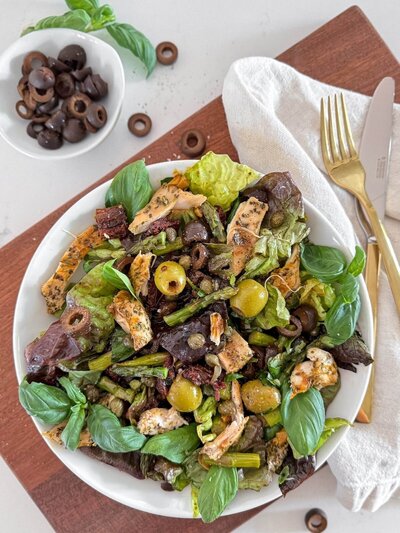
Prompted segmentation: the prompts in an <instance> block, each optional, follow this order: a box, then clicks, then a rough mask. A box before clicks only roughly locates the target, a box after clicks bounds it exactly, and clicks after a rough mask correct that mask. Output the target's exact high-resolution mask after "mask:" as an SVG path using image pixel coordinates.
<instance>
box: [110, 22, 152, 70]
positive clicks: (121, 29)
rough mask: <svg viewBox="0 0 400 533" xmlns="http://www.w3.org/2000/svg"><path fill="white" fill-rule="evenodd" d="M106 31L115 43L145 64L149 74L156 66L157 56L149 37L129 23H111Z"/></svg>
mask: <svg viewBox="0 0 400 533" xmlns="http://www.w3.org/2000/svg"><path fill="white" fill-rule="evenodd" d="M107 31H108V33H109V34H110V35H111V37H112V38H113V39H115V41H117V43H118V44H119V45H120V46H122V47H123V48H127V49H128V50H129V51H130V52H132V54H133V55H134V56H136V57H137V58H138V59H140V61H141V62H142V63H143V64H144V65H145V67H146V69H147V75H148V76H149V75H150V74H151V73H152V72H153V70H154V67H155V66H156V63H157V56H156V51H155V49H154V46H153V45H152V44H151V42H150V41H149V39H148V38H147V37H146V36H145V35H143V33H140V31H138V30H136V29H135V28H134V27H133V26H131V25H130V24H119V23H115V24H111V25H110V26H107Z"/></svg>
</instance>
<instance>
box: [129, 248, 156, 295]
mask: <svg viewBox="0 0 400 533" xmlns="http://www.w3.org/2000/svg"><path fill="white" fill-rule="evenodd" d="M153 257H155V256H154V255H153V254H152V253H150V252H149V253H145V254H142V253H139V254H138V255H137V256H136V257H135V259H134V260H133V261H132V263H131V266H130V268H129V279H130V280H131V282H132V286H133V290H134V291H135V294H137V295H138V296H139V295H140V294H143V296H147V294H148V289H149V288H148V284H149V279H150V266H151V260H152V259H153Z"/></svg>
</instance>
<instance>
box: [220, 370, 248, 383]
mask: <svg viewBox="0 0 400 533" xmlns="http://www.w3.org/2000/svg"><path fill="white" fill-rule="evenodd" d="M242 377H243V374H239V373H238V372H231V373H230V374H226V376H225V379H224V381H225V383H231V382H232V381H235V380H236V379H241V378H242Z"/></svg>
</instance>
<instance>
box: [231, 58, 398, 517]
mask: <svg viewBox="0 0 400 533" xmlns="http://www.w3.org/2000/svg"><path fill="white" fill-rule="evenodd" d="M334 92H337V89H336V88H334V87H331V86H328V85H325V84H322V83H320V82H318V81H315V80H313V79H311V78H308V77H306V76H304V75H302V74H300V73H299V72H297V71H296V70H294V69H293V68H291V67H289V66H287V65H285V64H283V63H280V62H278V61H275V60H272V59H268V58H262V57H253V58H247V59H241V60H239V61H237V62H235V63H234V64H233V65H232V66H231V68H230V70H229V72H228V74H227V76H226V79H225V82H224V89H223V102H224V106H225V111H226V115H227V119H228V126H229V131H230V134H231V137H232V140H233V144H234V145H235V147H236V149H237V151H238V154H239V158H240V161H241V162H242V163H245V164H247V165H249V166H251V167H253V168H255V169H257V170H260V171H262V172H264V173H267V172H271V171H280V170H281V171H284V170H289V171H290V172H291V173H292V175H293V176H294V178H295V180H296V183H297V185H298V186H299V188H300V189H301V191H302V193H303V194H304V196H305V197H306V198H307V199H309V200H310V201H311V202H312V203H313V204H314V205H315V206H316V207H317V208H318V209H319V210H320V211H321V212H322V213H323V214H324V215H325V216H326V217H327V218H328V219H329V220H330V221H331V222H332V224H333V225H334V226H335V227H336V228H337V229H338V231H339V232H340V233H341V235H342V236H343V238H344V239H345V240H346V242H347V243H348V244H349V246H350V247H353V246H354V243H355V235H354V230H355V231H356V234H357V236H358V238H359V240H360V242H361V243H364V235H363V233H362V230H361V228H360V226H359V224H358V222H357V219H356V215H355V211H354V204H353V198H352V197H351V195H350V194H348V193H347V192H345V191H343V190H342V189H339V188H338V187H336V186H335V185H333V184H332V182H331V181H330V180H329V178H327V177H326V176H325V175H324V174H322V173H321V170H324V167H323V163H322V158H321V155H320V138H319V106H320V99H321V97H322V96H327V95H328V94H333V93H334ZM343 92H344V93H345V97H346V102H347V107H348V110H349V115H350V122H351V126H352V130H353V135H354V139H355V142H356V145H358V144H359V141H360V137H361V132H362V129H363V126H364V121H365V116H366V112H367V109H368V104H369V101H370V98H369V97H367V96H363V95H360V94H357V93H353V92H350V91H343ZM386 215H387V216H386V217H385V225H386V229H387V231H388V233H389V236H390V238H391V239H392V243H393V246H394V248H395V250H396V253H397V256H399V255H400V106H398V105H396V106H395V111H394V135H393V144H392V157H391V164H390V180H389V188H388V194H387V204H386ZM349 219H350V220H349ZM376 354H377V356H376V362H375V365H376V366H375V371H376V376H375V388H374V404H373V408H374V410H373V421H372V423H371V424H369V425H365V424H356V425H355V426H354V427H353V428H352V429H351V431H349V432H348V433H347V436H346V437H345V439H344V440H343V441H342V442H341V444H340V446H339V447H338V449H337V450H336V451H335V453H334V454H333V455H332V456H331V458H330V459H329V464H330V467H331V469H332V471H333V473H334V475H335V476H336V478H337V482H338V484H337V496H338V498H339V500H340V501H341V502H342V503H343V505H344V506H345V507H347V508H349V509H351V510H353V511H358V510H360V509H361V508H364V509H367V510H370V511H375V510H376V509H378V508H379V507H380V506H381V505H383V504H384V503H385V502H386V501H387V500H388V499H389V498H390V497H391V496H392V495H393V494H394V493H395V492H396V489H398V488H399V486H400V408H399V404H400V319H399V316H398V314H397V311H396V307H395V304H394V302H393V299H392V296H391V292H390V287H389V285H388V281H387V277H386V274H385V273H382V274H381V280H380V290H379V316H378V335H377V347H376Z"/></svg>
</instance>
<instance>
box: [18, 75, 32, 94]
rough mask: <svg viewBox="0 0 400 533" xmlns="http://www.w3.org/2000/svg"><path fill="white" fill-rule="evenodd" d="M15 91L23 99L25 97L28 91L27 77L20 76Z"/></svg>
mask: <svg viewBox="0 0 400 533" xmlns="http://www.w3.org/2000/svg"><path fill="white" fill-rule="evenodd" d="M17 91H18V93H19V95H20V97H21V98H22V99H23V98H24V96H25V93H26V92H27V91H29V87H28V76H22V78H21V79H20V80H19V82H18V85H17Z"/></svg>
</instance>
